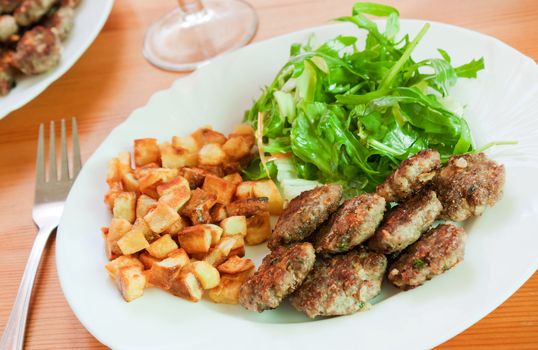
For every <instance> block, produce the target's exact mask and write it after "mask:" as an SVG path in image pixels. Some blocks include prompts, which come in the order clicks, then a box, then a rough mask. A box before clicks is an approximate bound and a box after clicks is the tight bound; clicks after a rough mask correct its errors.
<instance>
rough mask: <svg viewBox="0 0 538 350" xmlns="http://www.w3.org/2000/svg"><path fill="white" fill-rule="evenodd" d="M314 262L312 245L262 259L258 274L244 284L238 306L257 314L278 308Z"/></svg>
mask: <svg viewBox="0 0 538 350" xmlns="http://www.w3.org/2000/svg"><path fill="white" fill-rule="evenodd" d="M315 260H316V255H315V253H314V247H312V244H310V243H297V244H294V245H291V246H288V247H278V248H277V249H275V250H273V251H272V252H271V253H269V254H268V255H267V256H265V258H263V261H262V264H261V265H260V268H259V269H258V271H256V273H254V274H253V275H252V276H251V277H250V278H249V279H248V280H247V281H245V283H243V285H242V286H241V290H240V294H239V303H240V304H241V305H243V307H245V308H246V309H248V310H251V311H257V312H262V311H264V310H267V309H274V308H276V307H277V306H278V305H279V304H280V303H281V302H282V300H283V299H284V298H285V297H286V296H287V295H289V294H291V293H292V292H293V291H295V289H297V287H298V286H300V285H301V283H303V281H304V279H305V277H306V275H307V274H308V273H309V272H310V270H312V267H313V266H314V261H315Z"/></svg>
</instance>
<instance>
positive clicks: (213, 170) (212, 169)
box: [198, 164, 226, 177]
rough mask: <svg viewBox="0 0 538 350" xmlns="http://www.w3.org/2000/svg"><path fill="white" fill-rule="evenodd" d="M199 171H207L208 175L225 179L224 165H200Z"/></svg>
mask: <svg viewBox="0 0 538 350" xmlns="http://www.w3.org/2000/svg"><path fill="white" fill-rule="evenodd" d="M198 168H199V169H202V170H205V171H207V174H208V175H215V176H216V177H223V176H224V175H226V174H225V172H224V165H222V164H220V165H207V164H200V165H198Z"/></svg>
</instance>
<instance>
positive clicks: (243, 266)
mask: <svg viewBox="0 0 538 350" xmlns="http://www.w3.org/2000/svg"><path fill="white" fill-rule="evenodd" d="M254 267H255V266H254V262H253V261H252V260H250V259H246V258H240V257H238V256H232V257H231V258H229V259H228V260H226V261H225V262H224V263H222V264H220V265H219V266H218V267H217V270H219V272H220V273H226V274H229V275H234V274H237V273H241V272H245V271H249V270H253V269H254Z"/></svg>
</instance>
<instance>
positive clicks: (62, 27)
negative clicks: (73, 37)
mask: <svg viewBox="0 0 538 350" xmlns="http://www.w3.org/2000/svg"><path fill="white" fill-rule="evenodd" d="M74 20H75V11H74V10H73V8H72V7H68V6H65V7H60V8H59V9H58V11H56V12H54V13H53V14H52V15H51V16H50V17H48V18H47V20H46V21H45V27H47V28H50V29H51V30H52V31H53V32H54V34H56V35H58V38H60V40H65V39H66V38H67V36H68V35H69V33H71V30H72V29H73V23H74Z"/></svg>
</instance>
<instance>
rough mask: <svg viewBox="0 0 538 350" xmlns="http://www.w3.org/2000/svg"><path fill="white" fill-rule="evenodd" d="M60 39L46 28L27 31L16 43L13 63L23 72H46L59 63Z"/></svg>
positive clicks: (38, 27)
mask: <svg viewBox="0 0 538 350" xmlns="http://www.w3.org/2000/svg"><path fill="white" fill-rule="evenodd" d="M60 52H61V46H60V40H59V39H58V37H57V36H56V35H55V34H54V33H53V32H52V31H51V30H50V29H48V28H45V27H41V26H37V27H35V28H34V29H32V30H29V31H27V32H26V33H24V35H23V36H22V38H21V40H20V41H19V42H18V44H17V50H16V51H15V55H14V56H13V64H14V65H15V66H16V67H17V68H18V69H20V70H21V72H23V73H24V74H27V75H32V74H39V73H43V72H46V71H48V70H50V69H52V68H54V67H55V66H57V65H58V64H59V63H60Z"/></svg>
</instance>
